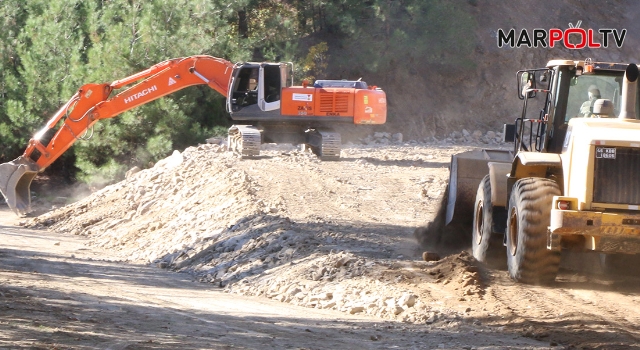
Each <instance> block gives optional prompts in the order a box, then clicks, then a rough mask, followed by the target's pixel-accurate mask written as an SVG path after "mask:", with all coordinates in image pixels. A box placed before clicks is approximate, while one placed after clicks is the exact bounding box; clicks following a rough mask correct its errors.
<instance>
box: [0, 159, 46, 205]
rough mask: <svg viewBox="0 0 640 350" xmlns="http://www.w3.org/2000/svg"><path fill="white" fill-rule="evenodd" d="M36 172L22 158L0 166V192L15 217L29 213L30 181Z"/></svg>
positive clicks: (31, 165) (29, 162)
mask: <svg viewBox="0 0 640 350" xmlns="http://www.w3.org/2000/svg"><path fill="white" fill-rule="evenodd" d="M38 172H39V169H38V166H37V165H36V164H35V163H34V162H33V161H31V160H30V159H28V158H25V157H22V156H20V157H18V158H16V159H14V160H12V161H10V162H7V163H3V164H0V192H2V195H3V196H4V199H5V200H6V201H7V204H8V205H9V208H11V210H13V211H14V212H15V213H16V214H17V215H25V214H27V213H29V212H30V211H31V194H30V187H31V181H32V180H33V178H34V177H35V176H36V175H37V174H38Z"/></svg>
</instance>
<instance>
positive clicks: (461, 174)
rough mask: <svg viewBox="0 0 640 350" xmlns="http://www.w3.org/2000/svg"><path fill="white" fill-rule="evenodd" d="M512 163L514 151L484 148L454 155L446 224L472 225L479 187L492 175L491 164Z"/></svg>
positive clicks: (450, 175) (450, 173)
mask: <svg viewBox="0 0 640 350" xmlns="http://www.w3.org/2000/svg"><path fill="white" fill-rule="evenodd" d="M512 160H513V152H511V151H507V150H499V149H496V150H492V149H482V150H475V151H468V152H463V153H459V154H455V155H453V156H452V157H451V170H450V172H449V191H448V192H449V193H448V194H447V195H448V198H447V204H446V205H447V211H446V217H445V225H449V224H450V223H451V222H455V223H468V224H469V225H470V224H471V222H472V221H473V207H474V205H475V200H476V192H477V190H478V185H479V184H480V181H482V178H483V177H484V176H485V175H487V174H488V173H489V167H488V163H489V162H504V163H510V162H511V161H512Z"/></svg>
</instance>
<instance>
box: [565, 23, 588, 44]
mask: <svg viewBox="0 0 640 350" xmlns="http://www.w3.org/2000/svg"><path fill="white" fill-rule="evenodd" d="M571 34H579V35H580V42H579V43H578V44H573V43H571V42H570V41H569V35H571ZM564 46H565V47H566V48H567V49H584V47H585V46H587V31H586V30H584V29H582V28H570V29H567V30H565V31H564Z"/></svg>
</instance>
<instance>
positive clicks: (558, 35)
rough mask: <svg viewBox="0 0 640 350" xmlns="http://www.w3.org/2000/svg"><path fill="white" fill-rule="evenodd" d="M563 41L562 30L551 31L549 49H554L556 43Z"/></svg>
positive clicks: (553, 29) (554, 29)
mask: <svg viewBox="0 0 640 350" xmlns="http://www.w3.org/2000/svg"><path fill="white" fill-rule="evenodd" d="M561 40H562V30H560V29H558V28H552V29H549V47H553V45H555V42H556V41H561Z"/></svg>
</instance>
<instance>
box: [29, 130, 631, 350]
mask: <svg viewBox="0 0 640 350" xmlns="http://www.w3.org/2000/svg"><path fill="white" fill-rule="evenodd" d="M499 137H500V135H497V134H496V133H493V132H489V133H480V132H473V133H470V132H464V131H463V132H462V133H454V134H452V135H450V137H449V138H448V139H445V140H434V139H431V140H425V141H421V142H417V141H403V140H402V135H398V134H393V135H392V134H385V133H378V134H376V135H372V136H370V137H368V138H366V139H364V140H362V142H363V144H357V145H355V144H350V145H345V147H344V148H343V151H342V159H341V161H339V162H321V161H320V160H319V159H317V157H316V156H315V155H313V154H311V153H306V152H302V151H300V150H299V149H298V148H295V147H292V146H288V145H263V150H262V155H261V156H260V157H258V158H256V159H239V158H238V157H237V156H235V155H232V154H230V153H228V152H225V149H224V146H223V145H218V144H207V145H201V146H198V147H191V148H188V149H186V150H184V152H177V151H176V152H174V154H173V155H172V156H170V157H168V158H166V159H164V160H162V161H160V162H158V163H157V164H156V165H155V166H154V167H153V168H150V169H146V170H142V171H139V170H138V169H132V171H131V172H130V173H129V174H128V175H127V179H125V180H124V181H122V182H119V183H116V184H114V185H111V186H108V187H105V188H103V189H101V190H99V191H97V192H95V193H93V194H92V195H90V196H88V197H86V198H84V199H82V200H79V201H77V202H75V203H72V204H70V205H67V206H64V207H61V208H58V209H55V210H51V211H49V212H47V213H45V214H43V215H40V216H38V217H36V218H32V219H28V220H25V221H23V222H22V223H21V224H23V225H25V226H28V227H30V228H47V229H50V230H54V231H57V232H61V233H66V234H69V233H70V234H73V235H78V236H82V237H84V238H86V242H87V244H88V245H89V246H91V247H93V248H95V249H101V250H104V251H106V252H108V258H107V260H111V261H118V262H126V263H130V264H143V265H150V266H153V267H157V268H162V269H168V270H171V271H179V272H185V273H188V274H189V275H190V276H193V278H195V279H196V280H198V281H201V282H203V283H204V284H206V285H209V286H212V287H215V288H219V289H220V290H223V291H225V292H227V293H230V294H232V295H233V294H236V295H238V294H239V295H244V296H261V297H266V298H269V299H273V300H276V301H280V302H283V303H288V304H293V305H299V306H304V307H307V308H314V309H326V310H337V311H340V312H342V313H343V314H345V315H349V314H350V315H366V316H370V317H374V318H377V319H380V320H381V321H383V320H384V321H400V322H404V323H407V324H415V325H427V326H428V327H429V329H452V330H455V331H456V332H471V333H473V332H479V331H483V330H484V331H487V330H492V331H495V330H498V331H504V332H505V337H508V336H510V335H507V334H517V335H520V336H525V337H529V338H533V339H535V340H540V341H543V342H545V343H546V344H547V346H550V347H555V346H567V347H571V346H577V347H599V346H605V347H607V348H611V347H616V346H620V347H621V348H624V347H626V346H628V345H630V344H635V343H637V342H638V340H640V334H639V333H638V331H637V327H636V326H635V324H637V322H638V321H640V314H639V313H638V311H637V307H632V308H631V311H629V310H628V308H629V306H633V305H637V303H638V302H639V301H640V299H639V297H638V294H637V292H636V291H635V290H637V286H638V285H639V283H638V280H637V279H632V280H629V279H624V280H621V279H616V278H612V277H606V276H601V275H592V274H579V273H578V274H576V273H574V272H569V273H564V272H563V273H562V274H561V275H560V276H559V278H558V281H559V282H558V283H559V285H558V286H556V287H552V288H548V287H532V286H523V285H518V284H515V283H512V282H511V281H509V280H508V279H507V278H506V276H505V273H504V272H503V271H499V270H491V269H488V268H486V267H484V266H480V265H478V264H477V263H476V262H475V261H474V259H473V258H472V257H471V256H470V255H469V254H468V253H467V252H466V251H464V250H459V251H457V252H455V253H453V254H450V255H447V256H443V257H442V258H441V259H436V260H434V261H424V260H423V259H422V255H421V254H422V252H423V250H422V249H421V248H420V247H419V246H418V245H417V243H416V242H415V240H414V237H413V232H414V230H415V229H416V228H417V227H420V226H422V225H424V224H426V223H427V222H429V221H430V220H431V219H432V218H433V216H434V215H435V212H436V209H437V207H438V205H439V201H440V200H441V197H442V195H443V194H444V189H445V185H446V182H447V178H448V168H447V166H448V164H449V159H450V157H451V155H452V154H455V153H458V152H461V151H465V150H469V149H473V148H477V147H486V146H487V145H491V146H492V147H499V146H500V144H499V140H497V139H499ZM38 195H40V196H42V194H38ZM36 203H38V201H37V200H36ZM41 204H43V203H41ZM591 289H595V291H590V290H591ZM620 293H626V294H625V297H624V298H620ZM605 301H606V302H611V303H612V305H609V306H608V307H607V311H606V312H603V310H596V309H597V308H595V305H598V304H599V303H601V302H605ZM589 305H591V306H589ZM621 314H624V315H625V317H624V318H619V316H620V315H621ZM578 331H579V332H578Z"/></svg>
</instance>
